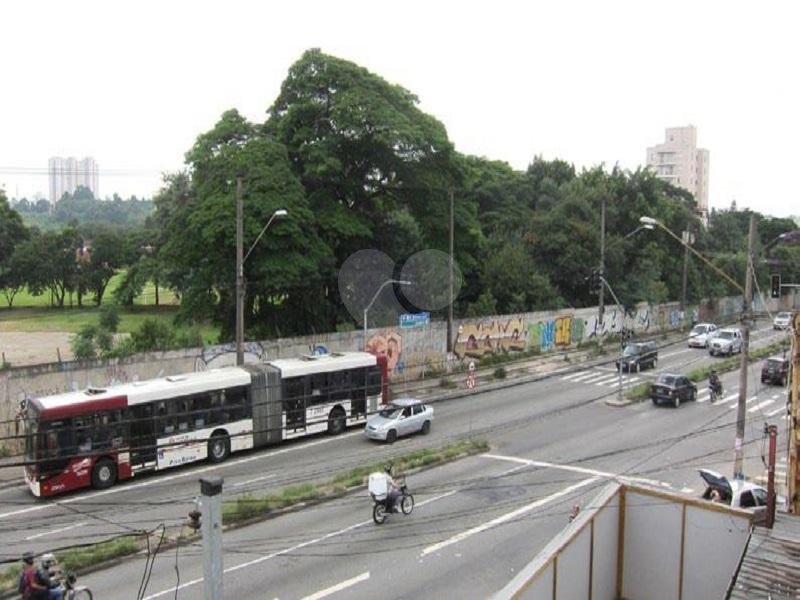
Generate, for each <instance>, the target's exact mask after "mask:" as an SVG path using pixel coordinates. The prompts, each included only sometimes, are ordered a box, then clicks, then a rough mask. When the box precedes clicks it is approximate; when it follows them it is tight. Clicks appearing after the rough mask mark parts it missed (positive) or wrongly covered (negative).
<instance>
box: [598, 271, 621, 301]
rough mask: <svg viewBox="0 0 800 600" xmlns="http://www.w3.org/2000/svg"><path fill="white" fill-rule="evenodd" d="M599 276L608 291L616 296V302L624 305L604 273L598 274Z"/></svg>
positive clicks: (612, 295)
mask: <svg viewBox="0 0 800 600" xmlns="http://www.w3.org/2000/svg"><path fill="white" fill-rule="evenodd" d="M598 277H600V281H602V282H603V284H604V285H605V286H606V288H607V289H608V291H609V292H611V297H612V298H614V302H616V303H617V306H622V303H621V302H620V301H619V298H617V295H616V294H615V293H614V290H613V289H611V286H610V285H609V283H608V281H606V278H605V277H603V276H602V275H598Z"/></svg>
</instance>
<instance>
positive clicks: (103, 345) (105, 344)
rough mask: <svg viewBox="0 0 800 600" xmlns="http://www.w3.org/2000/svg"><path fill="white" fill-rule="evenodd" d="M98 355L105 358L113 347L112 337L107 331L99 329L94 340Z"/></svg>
mask: <svg viewBox="0 0 800 600" xmlns="http://www.w3.org/2000/svg"><path fill="white" fill-rule="evenodd" d="M94 341H95V344H96V345H97V348H98V350H100V355H101V356H105V355H106V354H108V353H109V352H110V351H111V349H112V348H113V347H114V336H113V335H112V334H111V332H110V331H108V330H107V329H100V330H99V331H98V332H97V334H96V335H95V338H94Z"/></svg>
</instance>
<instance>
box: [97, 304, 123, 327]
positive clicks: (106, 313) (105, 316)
mask: <svg viewBox="0 0 800 600" xmlns="http://www.w3.org/2000/svg"><path fill="white" fill-rule="evenodd" d="M100 327H102V328H103V329H105V330H106V331H110V332H111V333H116V331H117V327H119V311H118V310H117V307H116V305H114V304H105V305H103V307H102V308H101V309H100Z"/></svg>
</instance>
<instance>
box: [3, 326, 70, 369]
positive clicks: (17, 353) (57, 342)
mask: <svg viewBox="0 0 800 600" xmlns="http://www.w3.org/2000/svg"><path fill="white" fill-rule="evenodd" d="M71 336H72V334H71V333H67V332H64V331H36V332H24V331H0V352H2V353H3V354H5V358H6V362H8V363H10V364H11V366H12V367H21V366H23V365H36V364H41V363H52V362H58V355H59V352H60V353H61V360H63V361H66V360H72V349H71V348H70V345H69V338H70V337H71ZM0 360H2V358H1V356H0Z"/></svg>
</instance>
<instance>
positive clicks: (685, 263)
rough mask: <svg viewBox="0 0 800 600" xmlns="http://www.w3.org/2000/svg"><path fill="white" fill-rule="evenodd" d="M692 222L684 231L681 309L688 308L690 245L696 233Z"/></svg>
mask: <svg viewBox="0 0 800 600" xmlns="http://www.w3.org/2000/svg"><path fill="white" fill-rule="evenodd" d="M691 227H692V226H691V224H690V225H689V227H688V228H687V230H686V231H684V232H683V241H684V244H685V246H684V247H683V282H682V284H681V310H682V311H685V310H686V284H687V280H688V278H689V246H690V245H691V244H693V243H694V235H692V229H691Z"/></svg>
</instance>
